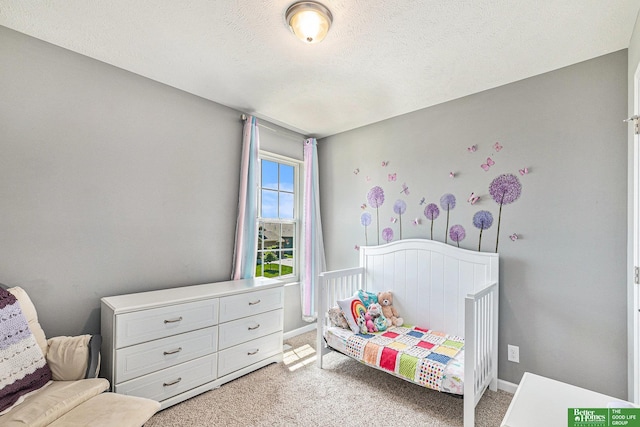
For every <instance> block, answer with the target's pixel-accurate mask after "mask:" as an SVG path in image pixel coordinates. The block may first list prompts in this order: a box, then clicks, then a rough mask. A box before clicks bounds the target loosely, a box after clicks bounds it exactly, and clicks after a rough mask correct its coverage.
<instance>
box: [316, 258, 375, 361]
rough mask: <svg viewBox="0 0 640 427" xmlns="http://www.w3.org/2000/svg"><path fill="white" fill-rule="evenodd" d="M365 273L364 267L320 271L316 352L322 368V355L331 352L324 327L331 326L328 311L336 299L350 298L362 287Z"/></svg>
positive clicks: (317, 290)
mask: <svg viewBox="0 0 640 427" xmlns="http://www.w3.org/2000/svg"><path fill="white" fill-rule="evenodd" d="M363 274H364V268H362V267H356V268H347V269H344V270H335V271H327V272H324V273H320V286H318V289H316V292H317V294H316V301H317V308H318V324H317V333H318V335H317V343H316V353H317V363H318V367H319V368H322V356H324V355H325V354H327V353H329V352H330V350H329V349H328V348H327V345H326V344H325V341H324V337H323V333H324V329H325V328H326V327H329V326H331V325H330V322H329V316H328V315H327V311H328V310H329V309H330V308H331V307H333V306H334V305H336V301H338V300H341V299H345V298H348V297H350V296H352V295H353V294H354V293H356V292H357V291H358V289H361V288H362V284H363V282H362V280H363Z"/></svg>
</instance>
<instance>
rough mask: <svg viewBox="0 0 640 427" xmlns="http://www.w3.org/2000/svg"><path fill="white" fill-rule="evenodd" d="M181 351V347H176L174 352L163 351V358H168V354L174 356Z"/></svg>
mask: <svg viewBox="0 0 640 427" xmlns="http://www.w3.org/2000/svg"><path fill="white" fill-rule="evenodd" d="M181 351H182V347H178V348H176V349H175V350H171V351H164V352H163V354H164V355H165V356H168V355H169V354H176V353H180V352H181Z"/></svg>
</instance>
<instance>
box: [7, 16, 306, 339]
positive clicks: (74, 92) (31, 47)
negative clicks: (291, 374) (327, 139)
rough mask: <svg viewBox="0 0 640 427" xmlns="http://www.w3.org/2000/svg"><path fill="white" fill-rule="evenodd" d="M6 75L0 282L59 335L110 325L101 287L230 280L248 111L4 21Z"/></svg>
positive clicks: (114, 290)
mask: <svg viewBox="0 0 640 427" xmlns="http://www.w3.org/2000/svg"><path fill="white" fill-rule="evenodd" d="M0 82H2V83H0V85H1V87H2V96H0V147H1V148H2V150H1V155H0V182H1V183H2V185H0V282H1V283H4V284H6V285H9V286H17V285H19V286H22V287H24V288H25V289H26V290H27V291H28V292H29V294H30V296H31V297H32V299H33V300H34V303H35V304H36V307H37V308H38V313H39V316H40V320H41V322H42V324H43V327H44V329H45V332H46V333H47V335H48V336H53V335H73V334H79V333H86V332H90V333H95V332H98V331H99V330H100V325H99V300H100V298H101V297H103V296H107V295H116V294H122V293H131V292H140V291H146V290H153V289H162V288H168V287H175V286H184V285H191V284H197V283H207V282H215V281H221V280H228V279H229V277H230V274H231V262H232V256H231V254H232V251H233V242H234V233H235V220H236V212H237V204H238V182H239V173H238V168H239V165H240V151H241V137H242V136H241V134H242V122H241V121H240V118H239V117H240V113H239V112H238V111H235V110H232V109H229V108H227V107H224V106H221V105H218V104H215V103H213V102H209V101H207V100H204V99H202V98H198V97H196V96H193V95H190V94H187V93H185V92H182V91H179V90H176V89H173V88H170V87H168V86H165V85H162V84H160V83H157V82H154V81H152V80H149V79H146V78H143V77H140V76H138V75H135V74H132V73H129V72H126V71H123V70H121V69H118V68H116V67H112V66H109V65H106V64H104V63H101V62H99V61H95V60H92V59H89V58H87V57H84V56H82V55H78V54H75V53H72V52H70V51H67V50H65V49H61V48H58V47H56V46H53V45H50V44H48V43H44V42H42V41H39V40H36V39H33V38H30V37H27V36H25V35H23V34H20V33H17V32H14V31H12V30H9V29H7V28H5V27H0ZM269 126H270V127H272V128H275V129H277V127H276V126H272V125H269ZM299 141H302V136H300V139H299ZM286 144H287V143H285V145H286ZM269 145H271V146H270V147H269V148H270V149H273V150H274V151H276V149H277V147H275V146H276V145H277V144H274V143H273V141H272V143H271V144H269V143H267V146H269ZM298 147H300V148H299V151H300V153H301V152H302V150H301V147H302V143H301V142H299V143H298ZM285 151H292V149H291V148H290V147H289V148H286V147H285ZM283 154H288V153H286V152H285V153H283ZM285 302H286V303H287V304H289V303H290V304H291V305H292V306H293V307H294V309H292V310H291V311H288V312H287V318H288V319H289V318H290V319H292V320H290V321H289V322H288V323H287V324H286V325H285V326H286V327H289V328H294V327H297V322H298V321H299V319H300V311H299V293H296V289H295V288H292V289H291V290H289V289H288V290H287V293H286V300H285ZM296 307H297V310H298V312H297V317H296V313H294V311H295V308H296ZM290 323H291V325H290Z"/></svg>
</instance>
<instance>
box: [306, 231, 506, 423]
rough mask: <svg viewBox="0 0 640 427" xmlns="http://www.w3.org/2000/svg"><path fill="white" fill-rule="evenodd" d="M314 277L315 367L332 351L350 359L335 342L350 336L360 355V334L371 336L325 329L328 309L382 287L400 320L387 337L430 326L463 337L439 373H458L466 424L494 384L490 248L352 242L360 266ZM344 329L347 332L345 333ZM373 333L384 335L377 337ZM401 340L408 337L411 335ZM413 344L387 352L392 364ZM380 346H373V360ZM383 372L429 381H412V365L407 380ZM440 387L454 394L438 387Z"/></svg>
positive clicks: (494, 258)
mask: <svg viewBox="0 0 640 427" xmlns="http://www.w3.org/2000/svg"><path fill="white" fill-rule="evenodd" d="M320 277H321V280H320V286H318V288H317V290H316V292H317V299H316V301H317V302H318V304H317V309H318V338H317V339H318V342H317V344H318V345H317V348H318V366H319V367H320V368H322V358H323V356H324V355H325V354H327V353H328V352H330V351H331V350H333V349H335V350H338V351H340V352H342V353H345V354H347V355H350V356H352V357H354V356H353V354H350V353H353V352H349V351H345V350H346V348H345V346H343V345H341V343H342V344H345V345H346V344H347V342H349V344H352V343H354V342H355V343H356V346H360V347H364V348H361V349H360V354H365V353H366V350H367V349H366V347H365V346H368V345H369V344H368V343H367V344H363V343H365V342H366V341H365V340H364V339H363V338H371V336H369V337H365V336H363V335H361V334H358V335H356V334H353V332H351V331H350V330H345V329H341V330H340V329H339V328H336V327H332V325H331V323H330V321H329V316H328V314H327V312H328V310H329V309H330V308H332V307H335V306H336V302H337V301H338V300H344V299H346V298H348V297H351V296H353V295H354V294H355V293H356V292H357V291H358V290H359V289H363V290H366V291H369V292H373V293H377V292H384V291H388V290H390V291H391V292H392V293H393V306H394V307H395V308H396V309H397V310H398V312H399V315H400V316H401V317H403V318H404V326H405V327H403V328H397V329H393V328H390V329H388V331H391V332H392V334H393V335H396V334H406V333H409V334H415V336H420V333H421V331H422V332H426V333H428V331H438V333H444V334H446V338H445V339H447V340H448V339H451V340H454V341H455V340H458V341H463V347H462V348H461V349H460V350H461V351H459V352H457V353H456V354H455V355H452V357H451V358H450V363H449V362H447V366H446V367H445V368H444V369H445V370H447V369H448V370H449V371H446V373H449V374H451V373H454V374H455V375H460V374H462V378H459V381H460V382H461V383H462V384H463V385H461V387H460V388H459V390H460V391H462V393H461V394H462V395H463V398H464V426H465V427H472V426H473V425H474V419H475V406H476V405H477V403H478V401H479V400H480V398H481V397H482V394H483V393H484V391H485V390H486V388H487V387H489V388H490V389H491V390H493V391H496V390H497V385H498V254H495V253H486V252H475V251H470V250H466V249H459V248H456V247H454V246H451V245H447V244H444V243H441V242H436V241H433V240H423V239H406V240H399V241H396V242H392V243H388V244H385V245H380V246H363V247H361V248H360V267H357V268H349V269H345V270H337V271H329V272H324V273H322V274H320ZM411 326H416V327H418V328H415V329H416V330H417V331H415V332H414V328H411ZM349 335H353V336H352V337H351V338H349ZM390 336H391V335H390ZM374 339H375V340H379V341H382V340H385V338H383V337H378V336H375V337H374ZM407 339H409V340H415V338H413V337H407ZM348 340H350V341H348ZM387 341H388V340H387ZM406 342H410V341H406ZM414 342H415V341H414ZM327 343H329V345H327ZM358 343H359V344H358ZM421 344H424V342H421ZM398 345H399V346H401V347H395V348H396V349H402V348H405V347H406V346H405V345H403V344H398ZM374 348H376V349H377V348H378V347H377V346H376V347H374ZM416 350H418V351H420V349H417V348H413V347H412V350H411V351H410V350H409V349H408V348H407V349H406V350H397V351H394V354H396V357H397V361H398V362H397V364H398V366H400V359H401V357H402V356H403V354H405V353H406V354H407V355H408V354H413V355H415V354H416V353H415V351H416ZM384 351H386V350H385V349H378V356H377V357H378V361H379V362H380V360H381V357H382V356H381V355H382V353H383V352H384ZM369 353H371V352H369ZM374 357H375V356H374ZM425 359H426V358H425ZM365 363H366V361H365ZM413 364H414V365H415V361H414V362H413ZM379 369H381V368H379ZM414 369H415V368H414ZM456 369H457V370H456ZM382 370H385V369H382ZM418 370H419V368H418ZM385 371H386V372H390V373H392V374H394V375H396V376H398V377H401V378H403V379H406V380H409V381H412V382H414V383H417V384H420V385H423V386H427V387H430V386H429V385H425V384H424V381H418V380H417V377H418V375H417V372H418V371H416V379H415V380H414V379H412V378H411V375H407V373H406V372H399V370H398V368H396V370H395V372H391V370H389V369H386V370H385ZM405 371H406V369H405ZM446 376H449V375H446ZM452 388H455V387H452ZM441 390H442V391H447V392H452V393H456V390H450V389H447V388H446V387H442V388H441Z"/></svg>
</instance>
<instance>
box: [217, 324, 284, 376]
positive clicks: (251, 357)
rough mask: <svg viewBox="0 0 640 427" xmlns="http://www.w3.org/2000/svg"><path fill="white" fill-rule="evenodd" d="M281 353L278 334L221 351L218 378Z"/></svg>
mask: <svg viewBox="0 0 640 427" xmlns="http://www.w3.org/2000/svg"><path fill="white" fill-rule="evenodd" d="M281 352H282V333H280V332H278V333H275V334H271V335H267V336H266V337H262V338H258V339H256V340H254V341H251V342H247V343H244V344H240V345H237V346H235V347H231V348H229V349H226V350H222V351H220V352H218V357H219V361H218V376H219V377H222V376H224V375H227V374H230V373H231V372H234V371H237V370H238V369H242V368H244V367H246V366H249V365H252V364H254V363H257V362H259V361H261V360H263V359H266V358H268V357H271V356H275V355H276V354H278V353H281Z"/></svg>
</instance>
